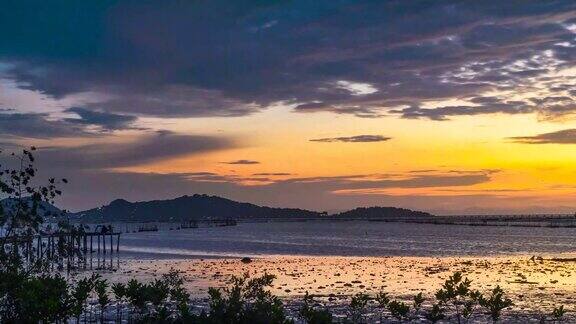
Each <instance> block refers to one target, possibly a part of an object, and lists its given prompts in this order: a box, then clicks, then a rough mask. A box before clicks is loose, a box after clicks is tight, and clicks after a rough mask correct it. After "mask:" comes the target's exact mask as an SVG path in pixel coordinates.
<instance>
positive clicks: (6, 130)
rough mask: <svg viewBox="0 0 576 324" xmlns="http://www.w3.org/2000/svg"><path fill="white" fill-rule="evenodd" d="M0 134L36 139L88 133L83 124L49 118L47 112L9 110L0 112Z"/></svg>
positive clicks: (76, 135)
mask: <svg viewBox="0 0 576 324" xmlns="http://www.w3.org/2000/svg"><path fill="white" fill-rule="evenodd" d="M0 134H1V135H4V136H8V137H23V138H36V139H45V138H54V137H78V136H87V135H89V133H88V132H86V131H85V129H84V127H83V126H77V125H73V124H70V123H68V122H66V121H62V120H53V119H50V118H49V115H48V114H40V113H11V112H6V113H4V112H0Z"/></svg>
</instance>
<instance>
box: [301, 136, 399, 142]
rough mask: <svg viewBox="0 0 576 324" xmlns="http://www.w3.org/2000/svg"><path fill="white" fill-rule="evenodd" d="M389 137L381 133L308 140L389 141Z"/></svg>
mask: <svg viewBox="0 0 576 324" xmlns="http://www.w3.org/2000/svg"><path fill="white" fill-rule="evenodd" d="M391 139H392V138H391V137H385V136H382V135H356V136H349V137H328V138H317V139H311V140H310V142H322V143H333V142H344V143H371V142H385V141H389V140H391Z"/></svg>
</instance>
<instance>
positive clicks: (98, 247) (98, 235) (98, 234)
mask: <svg viewBox="0 0 576 324" xmlns="http://www.w3.org/2000/svg"><path fill="white" fill-rule="evenodd" d="M98 254H100V234H98Z"/></svg>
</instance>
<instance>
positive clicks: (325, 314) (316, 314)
mask: <svg viewBox="0 0 576 324" xmlns="http://www.w3.org/2000/svg"><path fill="white" fill-rule="evenodd" d="M298 314H299V315H300V317H301V318H302V319H303V320H304V321H305V322H306V323H308V324H330V323H332V314H331V313H330V311H328V310H327V309H325V308H319V307H317V306H316V305H315V304H314V298H313V297H312V296H311V295H309V294H308V292H306V295H305V296H304V300H303V304H302V307H301V308H300V311H299V312H298Z"/></svg>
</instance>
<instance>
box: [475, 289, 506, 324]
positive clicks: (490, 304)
mask: <svg viewBox="0 0 576 324" xmlns="http://www.w3.org/2000/svg"><path fill="white" fill-rule="evenodd" d="M479 300H480V305H481V306H482V307H484V308H487V309H488V311H489V312H490V317H491V318H492V321H494V322H496V321H498V320H499V319H500V316H501V314H502V310H503V309H505V308H508V307H510V306H512V300H510V299H509V298H504V291H503V290H502V288H500V286H496V288H494V289H493V290H492V293H491V295H490V297H489V298H484V297H482V296H480V299H479Z"/></svg>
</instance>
